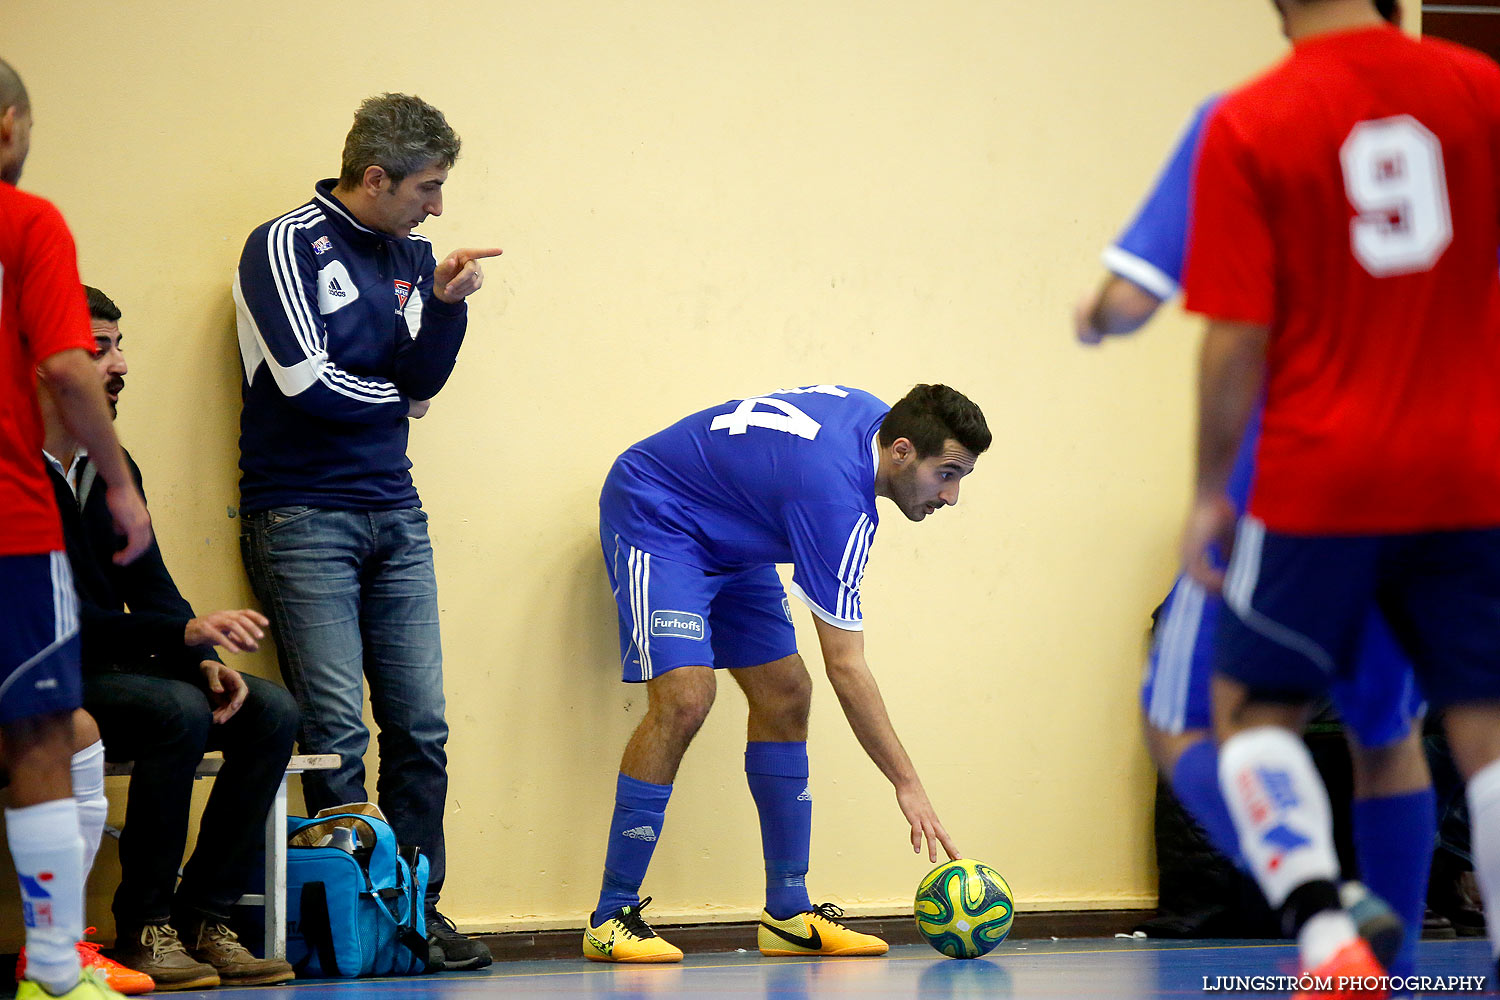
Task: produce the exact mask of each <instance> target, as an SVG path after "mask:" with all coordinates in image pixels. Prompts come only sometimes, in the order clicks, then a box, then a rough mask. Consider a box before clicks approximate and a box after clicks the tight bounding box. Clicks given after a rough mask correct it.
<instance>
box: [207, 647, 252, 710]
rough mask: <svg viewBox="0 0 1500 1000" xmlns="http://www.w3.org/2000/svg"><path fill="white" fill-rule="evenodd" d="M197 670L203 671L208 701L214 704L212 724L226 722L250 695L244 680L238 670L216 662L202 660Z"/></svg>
mask: <svg viewBox="0 0 1500 1000" xmlns="http://www.w3.org/2000/svg"><path fill="white" fill-rule="evenodd" d="M198 669H199V670H201V671H203V679H204V680H205V681H207V682H208V699H209V701H211V702H213V703H214V723H215V724H223V723H225V722H228V721H229V719H230V718H231V717H232V716H233V715H234V713H235V712H238V711H239V710H240V706H241V705H243V704H244V703H245V697H246V695H248V694H249V693H250V688H249V687H248V686H246V684H245V678H243V677H241V676H240V673H239V671H238V670H232V669H230V668H229V667H226V666H224V664H222V663H220V662H219V661H218V660H204V661H203V662H202V663H200V664H198Z"/></svg>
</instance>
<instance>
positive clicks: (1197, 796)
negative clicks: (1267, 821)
mask: <svg viewBox="0 0 1500 1000" xmlns="http://www.w3.org/2000/svg"><path fill="white" fill-rule="evenodd" d="M1171 781H1172V794H1173V795H1176V796H1177V801H1178V802H1181V803H1182V806H1183V808H1184V809H1186V810H1187V811H1188V815H1190V816H1192V817H1193V819H1194V820H1196V821H1197V822H1198V825H1199V826H1201V827H1202V828H1203V832H1204V833H1206V834H1208V842H1209V843H1210V844H1213V845H1214V850H1216V851H1218V852H1219V853H1220V854H1222V855H1224V857H1226V858H1228V859H1229V860H1230V861H1232V862H1234V864H1235V867H1237V868H1239V869H1241V870H1244V867H1245V862H1244V860H1243V859H1242V858H1241V857H1240V837H1239V834H1238V833H1236V832H1235V829H1234V820H1233V819H1231V818H1230V816H1229V807H1228V806H1227V805H1225V804H1224V794H1223V793H1222V792H1220V791H1219V748H1218V747H1216V746H1214V741H1213V739H1212V738H1211V737H1207V736H1205V737H1204V738H1203V739H1201V740H1199V741H1198V742H1196V743H1194V744H1193V745H1192V746H1190V747H1188V748H1187V749H1186V750H1184V751H1183V752H1182V755H1181V756H1179V757H1178V758H1177V766H1176V767H1174V768H1172V777H1171Z"/></svg>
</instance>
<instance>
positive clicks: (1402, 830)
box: [1351, 785, 1437, 976]
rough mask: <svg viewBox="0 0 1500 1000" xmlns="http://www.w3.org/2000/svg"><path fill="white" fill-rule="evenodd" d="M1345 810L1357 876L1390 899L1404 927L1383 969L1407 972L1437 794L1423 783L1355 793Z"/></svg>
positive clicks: (1412, 962) (1423, 899)
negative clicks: (1395, 790)
mask: <svg viewBox="0 0 1500 1000" xmlns="http://www.w3.org/2000/svg"><path fill="white" fill-rule="evenodd" d="M1351 815H1352V817H1353V820H1354V854H1355V857H1356V858H1357V859H1358V860H1359V873H1360V880H1361V881H1363V882H1364V884H1365V885H1367V886H1369V888H1370V891H1371V892H1373V893H1375V895H1377V896H1379V897H1380V898H1381V899H1383V900H1385V901H1386V902H1387V903H1388V904H1390V907H1391V909H1393V910H1395V911H1396V915H1397V916H1399V917H1400V918H1401V923H1402V924H1403V925H1405V929H1406V938H1405V941H1404V942H1403V943H1402V945H1401V951H1400V952H1399V953H1398V954H1397V956H1396V959H1395V961H1393V962H1392V963H1391V967H1390V969H1388V970H1387V971H1388V972H1390V974H1391V975H1393V976H1409V975H1411V974H1412V972H1413V971H1415V969H1416V948H1417V941H1418V939H1420V938H1421V936H1422V914H1423V912H1424V911H1425V910H1426V908H1427V873H1428V869H1429V868H1431V866H1432V847H1433V843H1434V842H1435V841H1436V840H1437V796H1436V795H1435V794H1434V793H1433V790H1432V787H1431V786H1430V785H1429V786H1428V787H1427V788H1423V789H1421V790H1420V791H1416V792H1407V793H1406V794H1405V795H1392V796H1389V797H1387V798H1380V799H1356V800H1355V801H1354V806H1353V810H1352V813H1351Z"/></svg>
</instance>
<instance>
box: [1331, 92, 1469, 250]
mask: <svg viewBox="0 0 1500 1000" xmlns="http://www.w3.org/2000/svg"><path fill="white" fill-rule="evenodd" d="M1339 160H1340V161H1341V162H1342V163H1343V167H1344V190H1345V191H1346V192H1347V193H1348V195H1349V201H1350V202H1351V203H1352V204H1353V205H1354V208H1355V210H1356V211H1358V212H1359V215H1357V216H1356V217H1355V218H1354V219H1353V220H1352V221H1351V222H1350V223H1349V241H1350V244H1351V246H1352V247H1353V250H1354V257H1355V259H1356V260H1358V261H1359V262H1360V264H1361V266H1363V267H1364V269H1365V270H1366V271H1368V272H1370V273H1371V274H1372V275H1374V276H1375V277H1377V278H1387V277H1391V276H1392V275H1397V274H1415V273H1416V272H1418V271H1426V270H1430V269H1431V268H1432V265H1434V264H1436V263H1437V260H1438V258H1439V257H1441V256H1442V255H1443V251H1444V250H1446V249H1448V244H1449V243H1451V242H1452V241H1453V216H1452V213H1451V211H1450V209H1449V207H1448V181H1447V177H1446V175H1445V174H1444V172H1443V147H1442V144H1441V143H1440V142H1438V138H1437V136H1435V135H1433V134H1432V133H1431V132H1429V131H1427V129H1426V128H1425V127H1424V126H1423V125H1422V123H1421V122H1419V121H1417V120H1416V119H1415V118H1413V117H1411V116H1410V115H1398V116H1396V117H1394V118H1381V119H1379V120H1377V121H1368V122H1360V123H1359V124H1358V125H1356V126H1354V128H1353V130H1352V131H1350V133H1349V138H1347V139H1345V140H1344V145H1343V147H1342V148H1341V149H1340V150H1339Z"/></svg>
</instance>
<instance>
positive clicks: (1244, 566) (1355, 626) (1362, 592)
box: [1214, 517, 1500, 707]
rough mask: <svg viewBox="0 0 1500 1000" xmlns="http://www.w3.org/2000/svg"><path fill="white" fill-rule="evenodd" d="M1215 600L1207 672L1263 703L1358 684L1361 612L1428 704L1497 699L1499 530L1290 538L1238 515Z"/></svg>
mask: <svg viewBox="0 0 1500 1000" xmlns="http://www.w3.org/2000/svg"><path fill="white" fill-rule="evenodd" d="M1224 598H1225V604H1226V605H1227V606H1228V608H1229V609H1230V611H1231V612H1232V613H1231V614H1225V615H1221V616H1220V618H1219V624H1218V630H1217V634H1216V635H1215V640H1214V645H1215V649H1214V657H1215V658H1214V669H1215V670H1217V671H1219V672H1221V673H1224V674H1225V675H1227V676H1229V677H1233V678H1235V679H1236V680H1239V681H1240V682H1242V683H1243V684H1245V686H1246V687H1247V688H1249V690H1250V692H1251V694H1252V695H1254V696H1255V697H1257V698H1260V699H1262V700H1266V701H1302V700H1305V699H1308V698H1310V697H1316V696H1317V695H1319V694H1322V693H1323V692H1324V691H1327V690H1328V689H1329V687H1330V685H1332V684H1335V683H1339V682H1350V681H1355V682H1363V679H1362V678H1359V676H1358V675H1359V672H1360V671H1361V670H1362V669H1363V665H1362V664H1361V663H1360V661H1359V656H1358V654H1359V651H1360V644H1361V642H1362V640H1363V637H1364V635H1365V623H1366V620H1367V619H1368V617H1369V615H1370V613H1371V610H1372V609H1375V610H1378V611H1379V612H1380V613H1381V615H1382V616H1383V617H1384V618H1385V620H1386V621H1387V622H1389V623H1390V625H1391V632H1392V634H1393V635H1394V636H1395V641H1396V644H1397V646H1398V647H1399V648H1400V649H1401V650H1402V651H1403V652H1404V653H1405V654H1406V656H1407V657H1408V658H1409V659H1410V661H1411V663H1412V667H1413V670H1414V671H1415V673H1416V677H1417V684H1418V685H1419V686H1420V687H1421V689H1422V691H1423V692H1424V693H1425V694H1426V695H1427V697H1428V698H1429V699H1430V700H1431V701H1432V703H1433V705H1434V706H1437V707H1443V706H1447V705H1451V704H1454V703H1456V702H1466V701H1478V700H1489V699H1500V658H1497V657H1496V655H1495V651H1496V650H1497V649H1500V529H1485V530H1474V531H1437V532H1425V533H1421V534H1403V535H1362V536H1299V535H1281V534H1277V533H1275V532H1271V531H1267V530H1266V527H1265V525H1263V524H1262V523H1261V522H1259V521H1257V520H1256V519H1254V518H1251V517H1246V518H1242V519H1241V521H1240V526H1239V531H1238V533H1237V536H1236V539H1235V547H1234V555H1233V557H1232V558H1231V559H1230V562H1229V572H1228V576H1227V577H1226V580H1225V585H1224ZM1389 686H1390V685H1387V687H1389Z"/></svg>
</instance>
